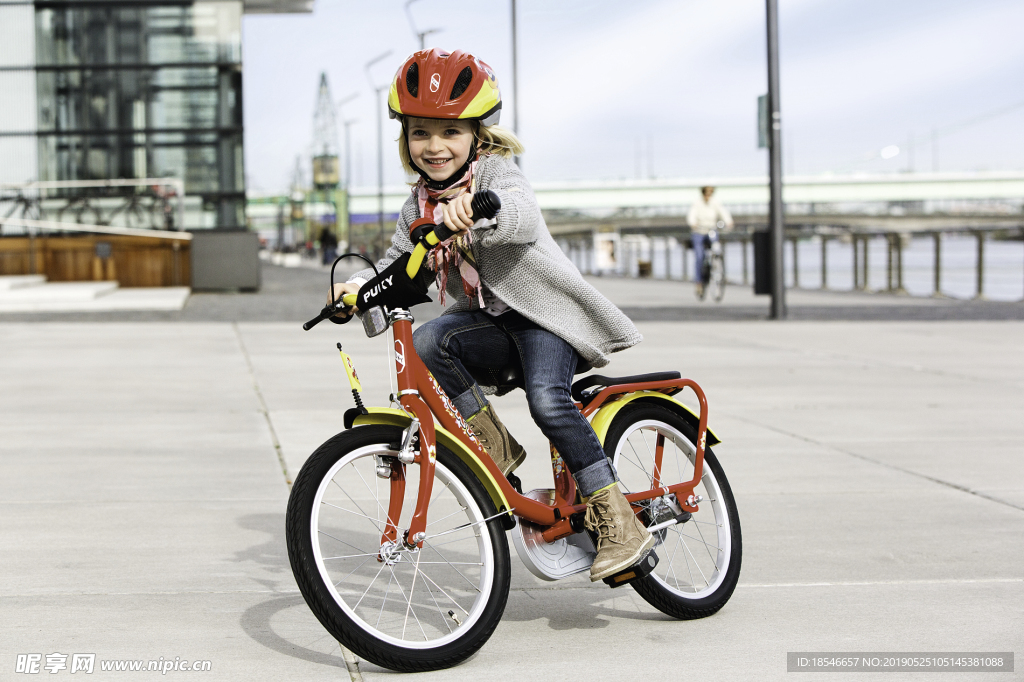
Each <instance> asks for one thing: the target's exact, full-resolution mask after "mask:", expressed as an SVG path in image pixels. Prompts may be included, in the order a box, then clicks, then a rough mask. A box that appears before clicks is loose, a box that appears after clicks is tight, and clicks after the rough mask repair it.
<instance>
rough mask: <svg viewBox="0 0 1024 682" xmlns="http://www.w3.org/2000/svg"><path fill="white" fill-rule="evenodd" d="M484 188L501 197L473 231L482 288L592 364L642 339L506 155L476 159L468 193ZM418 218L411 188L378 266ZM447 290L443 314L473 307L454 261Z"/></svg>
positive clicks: (363, 275) (406, 243) (398, 249)
mask: <svg viewBox="0 0 1024 682" xmlns="http://www.w3.org/2000/svg"><path fill="white" fill-rule="evenodd" d="M488 189H489V190H493V191H494V192H496V193H497V194H498V196H499V197H500V198H501V211H499V212H498V215H497V222H498V224H497V226H494V225H491V226H489V227H482V228H474V229H473V256H474V258H475V259H476V262H477V266H478V269H479V272H480V279H481V280H482V281H483V283H484V284H485V285H486V286H487V288H488V289H490V290H491V291H492V292H494V293H495V294H496V295H497V296H498V297H499V298H500V299H501V300H502V301H504V302H505V303H507V304H508V305H509V306H510V307H511V308H512V309H513V310H516V311H518V312H519V313H520V314H521V315H523V317H526V318H528V319H530V320H532V321H533V322H535V323H537V324H538V325H539V326H541V327H543V328H544V329H547V330H548V331H550V332H552V333H553V334H556V335H558V336H560V337H561V338H563V339H564V340H565V341H567V342H568V343H569V344H571V345H572V347H573V348H575V349H576V350H577V352H579V354H580V355H581V356H582V357H583V358H584V359H585V360H586V361H587V362H589V363H590V364H591V365H593V366H594V367H603V366H604V365H607V364H608V357H607V356H608V354H609V353H614V352H615V351H619V350H623V349H625V348H629V347H630V346H633V345H636V344H637V343H640V341H641V340H642V339H643V337H642V336H641V335H640V332H639V331H637V328H636V326H634V325H633V323H632V322H631V321H630V320H629V318H628V317H626V316H625V315H624V314H623V313H622V311H621V310H619V309H618V308H616V307H615V305H614V304H613V303H612V302H611V301H609V300H608V299H607V298H605V297H604V296H602V295H601V294H600V293H599V292H598V291H597V289H595V288H594V287H592V286H591V285H590V284H588V283H587V281H586V280H584V279H583V277H582V276H581V275H580V272H579V270H577V269H576V266H575V265H573V264H572V261H570V260H569V259H568V258H566V257H565V254H563V253H562V250H561V249H560V248H558V245H557V244H555V240H554V239H552V238H551V233H550V232H548V226H547V225H546V224H545V223H544V218H543V216H541V212H540V207H538V206H537V199H536V197H534V195H533V190H532V189H531V188H530V184H529V182H527V180H526V176H524V175H523V173H522V172H521V171H520V170H519V167H518V166H516V165H515V163H513V162H512V160H511V159H505V158H503V157H501V156H498V155H490V156H483V157H481V159H480V161H479V162H478V163H477V166H476V186H475V190H474V191H476V192H481V191H483V190H488ZM419 217H420V209H419V202H418V201H417V199H416V193H415V191H414V192H413V194H412V195H411V196H410V197H409V199H408V200H406V202H405V204H404V205H403V206H402V212H401V215H400V216H399V218H398V225H397V227H396V228H395V234H394V236H393V237H392V238H391V246H390V247H389V248H388V250H387V251H386V252H385V254H384V257H383V258H382V259H381V260H380V261H379V263H378V264H377V267H378V269H380V270H383V269H384V268H385V267H387V266H388V265H390V264H391V262H392V261H394V260H395V259H396V258H398V257H399V256H401V255H402V253H406V252H411V251H412V248H413V245H412V242H411V241H410V240H409V226H410V225H411V224H412V223H413V222H414V221H416V220H417V219H418V218H419ZM371 277H373V271H372V270H370V269H366V270H363V271H361V272H358V273H356V274H355V275H353V276H352V278H351V279H352V280H355V279H361V280H364V281H365V280H368V279H370V278H371ZM350 281H351V280H350ZM446 290H447V295H448V300H449V301H451V305H450V306H449V307H448V309H447V310H445V312H444V314H446V315H447V314H448V313H454V312H458V311H463V310H473V309H477V308H479V307H480V304H479V302H478V301H477V300H476V299H475V298H474V299H471V298H469V297H468V296H466V294H465V292H464V291H463V290H462V280H461V277H460V276H459V272H458V270H457V269H456V268H455V267H454V266H451V267H450V268H449V273H448V282H447V287H446Z"/></svg>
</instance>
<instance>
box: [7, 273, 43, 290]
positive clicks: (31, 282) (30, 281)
mask: <svg viewBox="0 0 1024 682" xmlns="http://www.w3.org/2000/svg"><path fill="white" fill-rule="evenodd" d="M40 284H46V275H3V276H0V292H3V291H8V290H10V289H23V288H25V287H35V286H39V285H40Z"/></svg>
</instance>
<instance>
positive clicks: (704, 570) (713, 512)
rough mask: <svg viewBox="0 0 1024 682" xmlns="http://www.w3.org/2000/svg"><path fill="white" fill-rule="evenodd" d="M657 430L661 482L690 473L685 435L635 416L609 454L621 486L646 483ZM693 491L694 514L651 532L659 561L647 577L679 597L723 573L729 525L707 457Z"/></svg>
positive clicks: (707, 590) (702, 590) (692, 452)
mask: <svg viewBox="0 0 1024 682" xmlns="http://www.w3.org/2000/svg"><path fill="white" fill-rule="evenodd" d="M658 434H661V435H663V436H665V445H664V454H663V456H662V470H661V483H662V485H671V484H674V483H679V482H680V481H689V480H690V479H692V478H693V462H694V460H695V459H696V454H697V450H696V447H695V446H694V445H693V443H691V442H690V439H689V438H688V437H687V436H685V435H683V434H682V433H680V432H679V431H677V430H676V429H674V428H673V427H671V426H670V425H668V424H666V423H665V422H662V421H657V420H643V421H638V422H635V423H633V424H630V425H629V429H628V430H627V431H626V432H625V433H623V435H622V437H621V438H620V439H619V442H618V444H617V445H616V449H615V457H614V458H613V460H612V462H613V464H614V466H615V470H616V472H617V473H618V475H619V481H620V486H621V487H622V488H624V489H625V490H624V492H640V491H641V490H649V489H650V487H651V482H652V477H651V472H652V471H653V470H654V464H655V446H656V442H657V436H658ZM694 494H696V495H701V496H702V497H703V498H704V499H703V501H702V502H700V504H699V508H698V511H697V512H696V513H694V514H693V517H692V518H691V519H690V520H689V521H687V522H686V523H683V524H676V525H673V526H669V527H668V528H666V529H664V530H663V531H658V532H656V537H658V544H657V545H656V546H655V551H656V552H657V553H658V560H659V561H658V566H657V568H655V569H654V572H653V573H652V574H651V577H652V578H654V579H655V580H657V581H658V582H660V583H662V585H663V586H664V587H665V588H666V589H667V590H669V591H670V592H672V593H673V594H675V595H677V596H678V597H681V598H683V599H695V600H696V599H702V598H704V597H707V596H708V595H710V594H713V593H714V592H715V591H716V590H717V589H718V588H719V587H720V586H721V584H722V581H723V580H724V579H725V574H726V572H727V571H728V568H729V562H730V560H731V556H732V527H731V523H730V521H729V514H728V510H727V509H726V508H725V500H724V499H723V497H722V494H721V489H720V488H719V485H718V480H717V479H716V478H715V475H714V473H713V472H712V471H711V467H709V466H707V464H706V463H705V466H704V471H703V475H702V477H701V482H700V483H699V484H698V485H697V487H696V489H695V490H694ZM662 533H663V535H662Z"/></svg>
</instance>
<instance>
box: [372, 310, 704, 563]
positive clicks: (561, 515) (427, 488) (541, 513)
mask: <svg viewBox="0 0 1024 682" xmlns="http://www.w3.org/2000/svg"><path fill="white" fill-rule="evenodd" d="M412 322H413V318H412V315H410V314H409V313H408V311H406V310H402V309H398V310H394V311H392V313H391V324H392V328H393V330H394V347H395V370H396V375H397V377H398V400H399V402H400V403H401V405H402V408H403V409H404V410H405V411H406V412H407V413H409V414H410V415H411V416H412V418H414V419H416V420H418V422H419V437H420V447H419V452H418V453H417V454H416V455H415V457H414V459H413V460H412V462H413V463H415V464H419V466H420V481H419V491H418V494H417V500H416V507H415V511H414V513H413V516H412V520H411V522H410V524H409V529H408V531H407V535H406V537H405V538H403V541H404V542H405V543H406V545H407V546H409V547H413V546H422V542H423V540H424V539H425V538H426V526H427V512H428V506H429V504H430V496H431V490H432V487H433V481H434V463H435V460H436V458H437V446H436V432H435V418H436V420H437V421H438V422H439V423H440V424H441V426H443V427H444V428H445V429H446V430H447V431H448V432H449V433H451V434H452V435H453V436H454V437H456V438H458V439H459V441H460V442H461V443H462V444H463V445H465V446H466V448H468V449H469V450H470V451H471V452H472V453H473V454H474V455H475V456H476V458H477V459H478V460H479V463H480V464H481V465H482V466H483V467H485V468H486V469H487V471H488V472H489V473H490V475H491V477H492V478H493V479H494V481H495V482H496V483H497V485H498V486H499V487H500V489H501V491H502V493H503V494H504V496H505V498H506V499H507V500H508V502H509V505H510V509H508V510H507V513H508V514H510V515H514V516H518V517H521V518H523V519H525V520H527V521H530V522H532V523H534V524H536V525H538V526H542V527H547V528H546V530H545V531H544V534H543V535H544V539H545V540H546V541H548V542H551V541H553V540H557V539H558V538H561V537H565V536H568V535H571V534H573V533H574V532H576V531H575V530H574V529H573V528H572V525H571V523H570V517H571V516H572V515H573V514H577V513H580V512H583V511H585V510H586V505H585V504H576V497H577V495H576V483H575V480H574V479H573V477H572V476H571V475H570V474H569V471H568V470H567V469H566V467H565V465H564V463H563V462H562V460H561V457H560V456H558V454H557V452H556V451H555V449H554V447H552V450H551V452H552V472H553V474H554V479H555V481H554V482H555V500H554V504H551V505H547V504H544V503H541V502H538V501H536V500H532V499H530V498H528V497H526V496H525V495H522V494H520V493H519V492H518V491H517V490H516V489H515V488H513V486H512V484H511V483H510V482H509V480H508V479H507V478H506V477H505V476H503V475H502V474H501V471H500V470H499V469H498V467H497V465H496V464H495V463H494V461H493V460H492V459H491V458H490V456H488V455H487V453H486V452H485V451H484V450H483V448H482V447H481V446H480V444H479V443H478V442H477V440H476V438H475V437H474V436H473V435H472V433H471V432H469V430H468V429H467V428H466V423H465V420H464V419H463V418H462V416H461V415H460V414H459V412H458V410H457V409H456V408H455V406H454V404H453V403H452V401H451V399H450V398H449V397H448V396H447V395H446V394H445V392H444V390H443V389H442V388H441V386H440V385H439V384H438V383H437V381H436V380H435V379H434V377H433V376H432V375H431V374H430V373H429V372H428V371H427V368H426V366H425V365H424V364H423V362H422V360H420V358H419V356H417V355H416V350H415V348H414V347H413V342H412ZM683 388H690V389H692V390H693V391H694V393H696V395H697V400H698V401H699V403H700V416H699V426H698V431H697V443H696V457H695V461H694V476H693V478H692V479H691V480H689V481H683V482H679V483H675V484H671V485H661V484H662V481H661V479H660V474H659V472H660V469H661V458H662V454H663V449H664V443H665V438H664V436H661V435H659V437H658V439H657V442H656V445H655V468H654V481H653V483H654V485H653V486H652V487H651V488H650V489H648V490H644V491H641V492H635V493H631V494H628V495H626V499H627V500H628V501H629V502H631V503H638V502H642V501H644V500H649V499H652V498H655V497H663V496H665V495H669V494H675V495H676V499H677V501H678V504H679V506H680V507H681V508H682V509H683V510H685V511H688V512H691V513H694V512H696V511H697V505H696V500H693V499H692V497H691V496H692V495H693V489H694V487H695V486H696V485H697V484H698V483H700V480H701V477H702V475H703V466H704V448H705V443H706V440H707V411H708V410H707V399H706V398H705V396H704V391H703V390H701V388H700V386H698V385H697V384H696V382H694V381H692V380H690V379H671V380H666V381H650V382H641V383H635V384H620V385H615V386H608V387H606V388H604V389H602V390H601V391H600V392H599V393H598V394H597V395H596V396H595V397H594V398H593V399H592V400H590V401H589V402H588V403H587V404H586V406H585V407H584V406H583V405H581V404H579V403H577V407H579V408H580V409H581V412H582V413H583V415H584V416H585V417H589V416H590V415H592V414H594V413H595V412H597V411H598V410H600V409H601V407H602V406H603V405H605V404H606V403H609V402H612V401H613V399H616V398H617V396H621V395H623V394H628V393H633V392H635V391H659V392H666V391H669V390H672V391H673V392H675V389H683ZM410 428H412V427H411V426H410ZM424 453H426V454H427V456H426V457H423V454H424ZM403 472H404V469H402V467H401V466H400V465H398V463H397V462H396V463H395V464H393V466H392V475H391V478H390V480H391V486H392V491H391V508H390V509H389V510H388V522H387V525H386V527H385V530H384V533H383V536H382V538H381V543H382V544H383V543H384V542H387V541H391V542H396V541H397V540H398V538H397V532H398V529H397V526H396V525H395V523H396V522H397V520H398V519H399V518H400V517H401V513H402V501H403V499H404V497H405V475H404V473H403Z"/></svg>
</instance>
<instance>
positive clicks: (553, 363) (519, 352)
mask: <svg viewBox="0 0 1024 682" xmlns="http://www.w3.org/2000/svg"><path fill="white" fill-rule="evenodd" d="M412 340H413V345H414V346H415V348H416V354H417V355H419V356H420V359H421V360H423V364H425V365H426V366H427V369H429V370H430V372H431V373H432V374H433V375H434V378H435V379H437V382H438V383H439V384H441V388H443V389H444V391H445V393H447V394H448V395H449V396H454V397H453V399H452V402H454V403H455V407H456V408H457V409H458V410H459V412H460V413H461V414H462V416H463V417H465V418H466V419H469V418H470V417H472V416H473V415H474V414H476V413H477V412H479V411H480V410H482V409H483V408H484V407H486V406H487V405H488V402H487V399H486V398H485V397H484V394H483V391H481V390H480V385H479V384H477V382H476V380H475V379H473V377H472V375H470V373H469V370H467V369H466V367H467V366H469V367H473V368H475V369H481V370H488V369H491V370H500V369H502V368H503V367H506V366H508V365H510V364H518V365H519V366H520V367H521V368H522V377H523V384H524V385H525V387H526V402H527V404H528V405H529V406H530V415H531V416H532V417H533V420H534V421H535V422H537V426H539V427H540V430H541V432H542V433H543V434H544V435H545V436H547V438H548V439H549V440H550V441H551V442H552V443H553V444H554V446H555V447H556V448H557V449H558V453H559V454H560V455H561V456H562V460H563V461H564V462H565V464H566V466H567V467H568V469H569V471H571V472H572V474H573V476H574V477H575V479H576V485H577V486H578V487H579V489H580V493H581V494H582V495H584V496H588V495H590V494H591V493H593V492H594V491H596V490H600V489H601V488H604V487H605V486H608V485H611V484H612V483H614V482H615V480H616V477H615V475H614V474H613V473H612V468H611V465H610V464H609V462H608V458H607V457H606V456H605V454H604V449H603V448H602V447H601V443H600V441H598V439H597V435H596V434H595V433H594V429H592V428H591V426H590V423H589V422H588V421H587V420H586V418H585V417H584V416H583V415H582V414H580V411H579V410H578V409H576V406H575V405H573V401H572V395H571V393H570V389H571V385H572V379H573V374H574V372H575V370H576V362H577V360H578V358H579V356H578V355H577V354H576V349H574V348H573V347H572V346H571V345H569V344H568V343H567V342H566V341H564V340H563V339H562V338H561V337H559V336H557V335H555V334H552V333H551V332H549V331H547V330H546V329H543V328H541V327H540V326H538V325H536V324H535V323H533V322H531V321H530V320H528V319H526V318H525V317H523V316H522V315H520V314H519V313H517V312H515V311H514V310H510V311H508V312H506V313H505V314H503V315H499V316H497V317H495V316H493V315H488V314H487V313H485V312H481V311H479V310H473V311H465V312H458V313H451V314H448V315H442V316H441V317H438V318H437V319H434V320H430V321H429V322H427V323H425V324H423V325H420V327H418V328H417V329H416V331H414V332H413V335H412ZM517 360H518V363H517Z"/></svg>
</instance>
